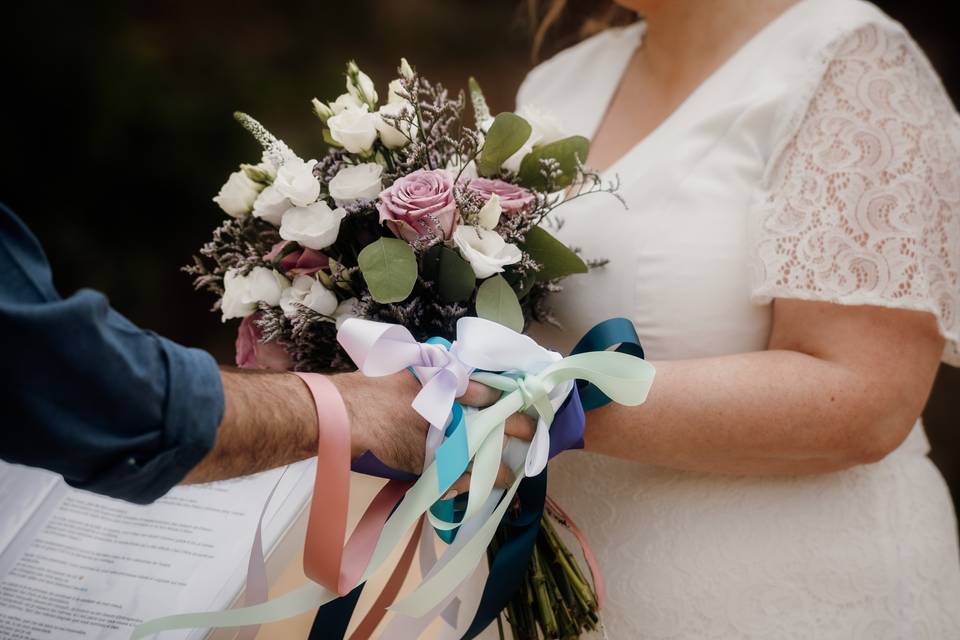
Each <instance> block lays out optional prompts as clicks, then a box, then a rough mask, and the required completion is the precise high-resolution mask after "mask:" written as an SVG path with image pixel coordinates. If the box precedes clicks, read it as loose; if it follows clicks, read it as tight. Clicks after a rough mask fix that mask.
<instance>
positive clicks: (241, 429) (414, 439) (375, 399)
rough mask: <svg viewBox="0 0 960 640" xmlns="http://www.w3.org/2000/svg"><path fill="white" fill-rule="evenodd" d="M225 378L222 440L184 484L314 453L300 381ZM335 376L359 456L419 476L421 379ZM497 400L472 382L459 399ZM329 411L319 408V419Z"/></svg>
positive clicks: (311, 410) (225, 371)
mask: <svg viewBox="0 0 960 640" xmlns="http://www.w3.org/2000/svg"><path fill="white" fill-rule="evenodd" d="M220 375H221V379H222V380H223V390H224V398H225V407H226V409H225V411H224V417H223V421H222V422H221V424H220V428H219V430H218V431H217V439H216V443H215V444H214V446H213V449H212V450H211V451H210V453H209V454H207V456H206V457H204V458H203V460H201V461H200V463H199V464H198V465H197V466H196V467H194V468H193V470H192V471H190V472H189V473H188V474H187V476H186V477H185V478H184V482H185V483H194V482H210V481H212V480H222V479H225V478H232V477H235V476H240V475H246V474H250V473H256V472H257V471H263V470H265V469H271V468H273V467H277V466H280V465H283V464H289V463H291V462H296V461H297V460H303V459H304V458H309V457H311V456H314V455H316V453H317V429H318V425H317V419H318V417H317V416H318V412H317V409H316V408H315V407H314V402H313V397H312V396H311V394H310V392H309V391H308V390H307V387H306V385H305V384H304V383H303V381H302V380H300V378H298V377H296V376H294V375H292V374H288V373H278V372H265V371H250V370H242V369H233V368H221V370H220ZM331 380H332V382H333V383H334V384H335V385H336V387H337V390H338V391H339V392H340V395H341V396H342V398H343V401H344V405H345V406H346V409H347V415H348V416H349V418H350V443H351V449H352V454H353V457H357V456H359V455H360V454H362V453H363V452H365V451H370V452H372V453H373V454H374V455H375V456H377V458H379V459H380V460H381V461H383V462H384V463H385V464H386V465H388V466H390V467H393V468H394V469H400V470H403V471H410V472H413V473H419V472H420V471H421V469H422V467H423V456H424V447H425V437H426V429H427V423H426V421H425V420H424V419H423V417H421V416H420V415H419V414H418V413H416V412H415V411H414V410H413V408H412V407H411V402H412V401H413V398H414V396H415V395H416V394H417V393H418V392H419V390H420V384H419V383H418V382H417V381H416V379H415V378H414V377H413V376H412V375H410V374H409V373H407V372H401V373H397V374H394V375H392V376H385V377H379V378H368V377H366V376H364V375H362V374H359V373H343V374H337V375H334V376H332V377H331ZM498 397H499V392H498V391H495V390H493V389H490V388H488V387H485V386H483V385H480V384H477V383H475V382H471V383H470V385H469V386H468V387H467V392H466V394H464V395H463V396H462V397H461V398H460V401H461V402H463V403H464V404H469V405H472V406H486V405H488V404H491V403H493V402H494V401H496V399H497V398H498ZM324 413H325V412H324V410H323V407H320V412H319V414H320V416H321V418H320V419H322V418H323V416H324ZM533 429H534V424H533V421H532V420H531V419H529V418H528V417H526V416H521V415H515V416H512V417H511V418H510V419H509V420H508V421H507V434H508V435H513V436H516V437H519V438H523V439H525V440H529V439H530V438H531V437H532V436H533ZM502 480H503V481H505V480H504V479H502ZM458 486H459V485H458ZM464 490H465V487H464Z"/></svg>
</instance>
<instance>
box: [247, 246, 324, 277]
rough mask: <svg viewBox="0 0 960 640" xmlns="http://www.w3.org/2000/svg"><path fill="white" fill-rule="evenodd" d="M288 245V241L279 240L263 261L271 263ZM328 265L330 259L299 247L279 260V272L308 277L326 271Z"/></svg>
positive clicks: (317, 252)
mask: <svg viewBox="0 0 960 640" xmlns="http://www.w3.org/2000/svg"><path fill="white" fill-rule="evenodd" d="M288 244H290V241H289V240H281V241H280V242H278V243H277V244H275V245H273V248H272V249H270V253H268V254H267V255H265V256H263V259H264V260H266V261H267V262H269V263H273V261H274V260H276V259H277V256H279V255H280V254H281V253H283V250H284V249H285V248H286V246H287V245H288ZM329 263H330V259H329V258H328V257H327V256H325V255H323V254H322V253H320V252H319V251H315V250H313V249H308V248H305V247H301V248H298V249H296V250H295V251H291V252H290V253H288V254H287V255H285V256H283V257H282V258H280V270H281V271H282V272H284V273H287V274H293V275H297V276H309V275H312V274H314V273H316V272H317V271H320V270H321V269H326V268H327V266H328V265H329Z"/></svg>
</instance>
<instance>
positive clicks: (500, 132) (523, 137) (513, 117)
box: [477, 113, 533, 176]
mask: <svg viewBox="0 0 960 640" xmlns="http://www.w3.org/2000/svg"><path fill="white" fill-rule="evenodd" d="M532 131H533V129H532V127H531V126H530V123H529V122H527V121H526V120H524V119H523V118H521V117H520V116H518V115H517V114H515V113H500V114H497V117H496V118H494V119H493V124H491V125H490V129H489V130H488V131H487V135H486V136H485V138H484V142H483V149H482V150H481V151H480V156H479V157H478V158H477V171H478V172H479V173H480V175H482V176H492V175H496V174H497V173H498V172H499V171H500V165H502V164H503V163H504V162H505V161H506V160H507V158H509V157H510V156H512V155H513V154H515V153H516V152H517V151H519V150H520V147H522V146H523V143H524V142H526V141H527V138H529V137H530V134H531V132H532Z"/></svg>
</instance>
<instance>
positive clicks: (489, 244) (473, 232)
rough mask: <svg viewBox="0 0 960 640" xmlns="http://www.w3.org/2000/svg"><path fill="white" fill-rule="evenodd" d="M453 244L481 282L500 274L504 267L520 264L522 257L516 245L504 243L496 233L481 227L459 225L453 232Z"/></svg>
mask: <svg viewBox="0 0 960 640" xmlns="http://www.w3.org/2000/svg"><path fill="white" fill-rule="evenodd" d="M453 242H454V244H456V245H457V248H458V249H460V255H462V256H463V258H464V259H465V260H466V261H467V262H469V263H470V266H471V267H473V272H474V273H475V274H476V276H477V277H478V278H480V279H481V280H482V279H484V278H489V277H490V276H492V275H493V274H495V273H500V272H501V271H503V268H504V267H505V266H506V265H508V264H514V263H516V262H520V258H522V257H523V254H521V253H520V249H519V248H517V246H516V245H513V244H509V243H507V242H505V241H504V239H503V238H502V237H500V234H499V233H497V232H496V231H490V230H489V229H483V228H481V227H471V226H467V225H460V226H459V227H457V230H456V231H454V232H453Z"/></svg>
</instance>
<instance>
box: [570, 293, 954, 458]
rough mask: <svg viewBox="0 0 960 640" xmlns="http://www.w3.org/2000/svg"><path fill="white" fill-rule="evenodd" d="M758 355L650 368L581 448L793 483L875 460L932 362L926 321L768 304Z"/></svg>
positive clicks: (604, 413)
mask: <svg viewBox="0 0 960 640" xmlns="http://www.w3.org/2000/svg"><path fill="white" fill-rule="evenodd" d="M773 317H774V319H773V329H772V331H771V335H770V339H769V345H768V348H769V350H768V351H760V352H754V353H744V354H737V355H729V356H722V357H716V358H704V359H696V360H679V361H668V362H655V363H654V364H655V365H656V367H657V377H656V380H655V381H654V384H653V387H652V389H651V391H650V395H649V397H648V399H647V402H646V403H645V404H643V405H641V406H639V407H624V406H620V405H616V404H613V403H611V404H610V405H607V406H606V407H603V408H601V409H597V410H595V411H592V412H590V413H589V414H588V416H587V430H586V435H585V442H586V448H587V450H590V451H596V452H599V453H604V454H607V455H610V456H615V457H619V458H628V459H631V460H636V461H639V462H644V463H649V464H655V465H661V466H667V467H675V468H679V469H688V470H695V471H707V472H719V473H732V474H741V475H742V474H803V473H822V472H828V471H834V470H838V469H844V468H847V467H851V466H854V465H857V464H864V463H869V462H875V461H877V460H880V459H881V458H883V457H884V456H886V455H887V454H888V453H890V452H891V451H893V450H894V449H895V448H896V447H897V446H898V445H899V444H900V443H901V442H902V441H903V439H904V438H905V437H906V436H907V434H908V433H909V432H910V429H911V427H912V426H913V424H914V422H915V420H916V418H917V417H918V416H919V415H920V412H921V411H922V409H923V406H924V404H925V403H926V400H927V396H928V395H929V393H930V389H931V387H932V385H933V379H934V377H935V375H936V372H937V366H938V363H939V360H940V356H941V354H942V351H943V338H942V337H941V336H940V335H939V333H938V331H937V325H936V321H935V319H934V318H933V316H932V315H930V314H927V313H921V312H915V311H905V310H898V309H887V308H881V307H873V306H859V307H851V306H842V305H837V304H829V303H823V302H807V301H800V300H786V299H777V300H776V301H775V303H774V316H773Z"/></svg>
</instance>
